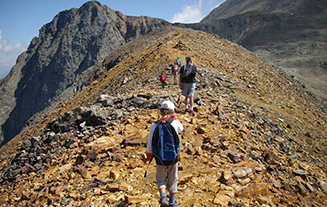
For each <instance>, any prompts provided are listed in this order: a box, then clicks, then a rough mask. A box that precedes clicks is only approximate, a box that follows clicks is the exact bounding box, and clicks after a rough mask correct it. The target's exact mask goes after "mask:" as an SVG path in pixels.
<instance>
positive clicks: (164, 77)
mask: <svg viewBox="0 0 327 207" xmlns="http://www.w3.org/2000/svg"><path fill="white" fill-rule="evenodd" d="M160 81H161V84H162V88H165V86H166V75H165V73H164V72H162V73H161V75H160Z"/></svg>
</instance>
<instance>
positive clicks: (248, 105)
mask: <svg viewBox="0 0 327 207" xmlns="http://www.w3.org/2000/svg"><path fill="white" fill-rule="evenodd" d="M187 47H188V48H190V51H189V53H190V54H189V55H190V56H191V57H192V59H193V61H194V63H195V64H196V66H197V68H198V72H199V73H198V74H197V76H196V77H197V80H198V82H197V88H196V92H195V103H196V104H195V112H196V113H195V115H194V116H191V115H189V114H185V113H184V98H183V96H181V95H180V90H179V88H178V86H177V85H173V77H172V75H171V74H170V66H169V65H170V64H171V63H172V62H173V61H174V60H175V59H176V58H177V57H180V58H184V57H185V54H186V49H187ZM109 66H110V67H109ZM97 67H99V71H102V70H103V68H104V67H105V68H107V71H106V72H103V73H102V72H101V73H100V72H99V74H95V75H93V76H90V78H89V82H86V83H85V85H84V87H83V89H82V90H81V91H80V92H78V93H77V94H75V96H73V97H71V98H70V99H68V100H67V101H65V102H63V103H61V104H60V105H59V106H58V107H57V108H56V109H55V110H53V111H51V112H50V113H49V114H48V115H47V116H45V117H44V118H43V119H41V120H39V121H38V122H35V123H34V124H33V125H32V126H30V127H29V128H27V129H25V130H24V131H23V132H22V133H21V134H20V135H19V136H17V137H16V138H15V139H14V140H12V141H11V142H9V143H8V144H7V145H5V146H4V147H3V148H1V167H0V185H1V190H0V191H1V192H0V205H1V206H85V207H86V206H117V207H118V206H159V203H158V199H159V193H158V190H157V187H156V184H155V164H154V162H152V163H151V165H150V166H149V168H148V175H147V177H146V178H144V173H145V170H146V169H147V166H146V165H145V164H144V163H143V159H144V156H145V151H146V141H147V136H148V131H149V128H150V125H151V123H152V122H154V121H156V120H157V119H158V118H159V114H158V107H159V106H160V103H161V102H162V101H164V100H168V99H169V100H171V101H173V102H174V103H175V106H176V114H177V117H178V119H179V120H180V121H181V123H182V124H183V126H184V129H185V130H184V131H183V133H182V134H181V135H180V139H181V143H182V145H181V146H182V147H181V148H182V153H181V156H182V160H181V162H180V164H179V183H178V191H179V192H178V194H177V197H176V199H177V201H178V204H179V206H326V205H327V174H326V173H327V170H326V169H327V168H326V163H327V162H326V161H327V160H326V155H327V150H326V148H327V147H326V138H327V136H326V135H327V129H326V121H327V119H326V115H325V114H324V113H322V112H321V110H320V109H318V108H317V107H316V106H315V105H314V104H313V102H312V101H311V100H310V99H309V97H308V96H306V95H305V94H304V93H303V92H302V91H301V90H299V88H298V87H297V86H296V85H295V84H293V83H292V81H291V80H290V79H289V78H287V77H286V76H285V75H283V74H281V73H279V72H278V70H277V69H276V68H273V67H271V66H269V65H267V64H266V63H265V62H264V61H263V60H259V59H258V58H256V57H255V55H253V54H252V53H250V52H248V51H246V50H245V49H243V48H241V47H239V46H237V45H235V44H232V43H230V42H228V41H226V40H223V39H221V38H219V37H218V36H213V35H208V34H206V33H203V32H196V31H193V30H185V29H177V28H165V29H162V30H159V31H157V32H154V33H150V34H148V35H145V36H143V37H141V38H140V39H138V40H137V41H132V42H130V43H128V44H126V45H124V46H123V47H121V48H119V49H118V50H116V51H115V52H114V53H113V54H112V55H111V56H109V57H108V58H107V59H106V60H105V61H104V62H103V63H102V64H99V65H98V66H97ZM100 69H101V70H100ZM161 71H165V73H166V74H167V79H168V85H167V86H166V88H165V89H162V88H161V84H160V81H159V80H158V77H159V74H160V72H161ZM6 147H7V148H6Z"/></svg>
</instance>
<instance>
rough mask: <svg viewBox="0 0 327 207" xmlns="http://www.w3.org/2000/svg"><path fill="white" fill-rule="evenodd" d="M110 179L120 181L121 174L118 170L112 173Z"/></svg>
mask: <svg viewBox="0 0 327 207" xmlns="http://www.w3.org/2000/svg"><path fill="white" fill-rule="evenodd" d="M110 177H111V178H112V179H114V180H118V178H119V177H120V173H119V172H118V171H117V170H112V171H110Z"/></svg>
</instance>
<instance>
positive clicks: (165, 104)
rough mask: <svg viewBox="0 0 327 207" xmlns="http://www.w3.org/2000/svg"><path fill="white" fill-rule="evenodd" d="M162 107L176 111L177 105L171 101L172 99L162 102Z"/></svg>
mask: <svg viewBox="0 0 327 207" xmlns="http://www.w3.org/2000/svg"><path fill="white" fill-rule="evenodd" d="M161 108H162V109H169V110H171V111H174V109H175V106H174V103H173V102H171V101H164V102H162V104H161Z"/></svg>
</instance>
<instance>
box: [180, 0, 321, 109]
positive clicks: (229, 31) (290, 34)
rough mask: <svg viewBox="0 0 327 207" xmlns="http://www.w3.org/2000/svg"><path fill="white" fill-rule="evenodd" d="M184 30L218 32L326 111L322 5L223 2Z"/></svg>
mask: <svg viewBox="0 0 327 207" xmlns="http://www.w3.org/2000/svg"><path fill="white" fill-rule="evenodd" d="M181 26H185V25H181ZM186 26H188V27H191V28H194V29H200V30H202V31H206V32H210V33H215V34H218V35H219V36H221V37H223V38H226V39H228V40H230V41H233V42H235V43H237V44H240V45H242V46H244V47H245V48H247V49H249V50H251V51H253V52H256V54H258V55H260V56H261V57H263V58H264V59H266V60H268V61H269V63H270V64H272V65H276V66H279V67H281V68H282V69H283V70H284V71H285V72H286V74H288V75H289V76H292V77H294V79H296V80H297V81H299V83H298V84H299V85H301V86H303V88H304V90H306V91H307V92H309V93H311V94H313V96H314V97H315V98H316V102H317V104H318V105H320V107H321V108H322V109H323V110H325V112H327V85H326V83H327V78H326V77H327V73H326V67H325V65H326V61H327V60H326V55H327V53H326V51H327V44H326V39H327V36H326V34H327V2H326V1H320V0H299V1H293V0H285V1H278V0H227V1H225V2H224V3H223V4H221V5H220V6H219V7H217V8H216V9H214V10H213V11H212V12H211V13H210V14H209V15H208V16H206V17H205V18H204V19H203V20H202V21H201V22H200V23H198V24H192V25H186Z"/></svg>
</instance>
